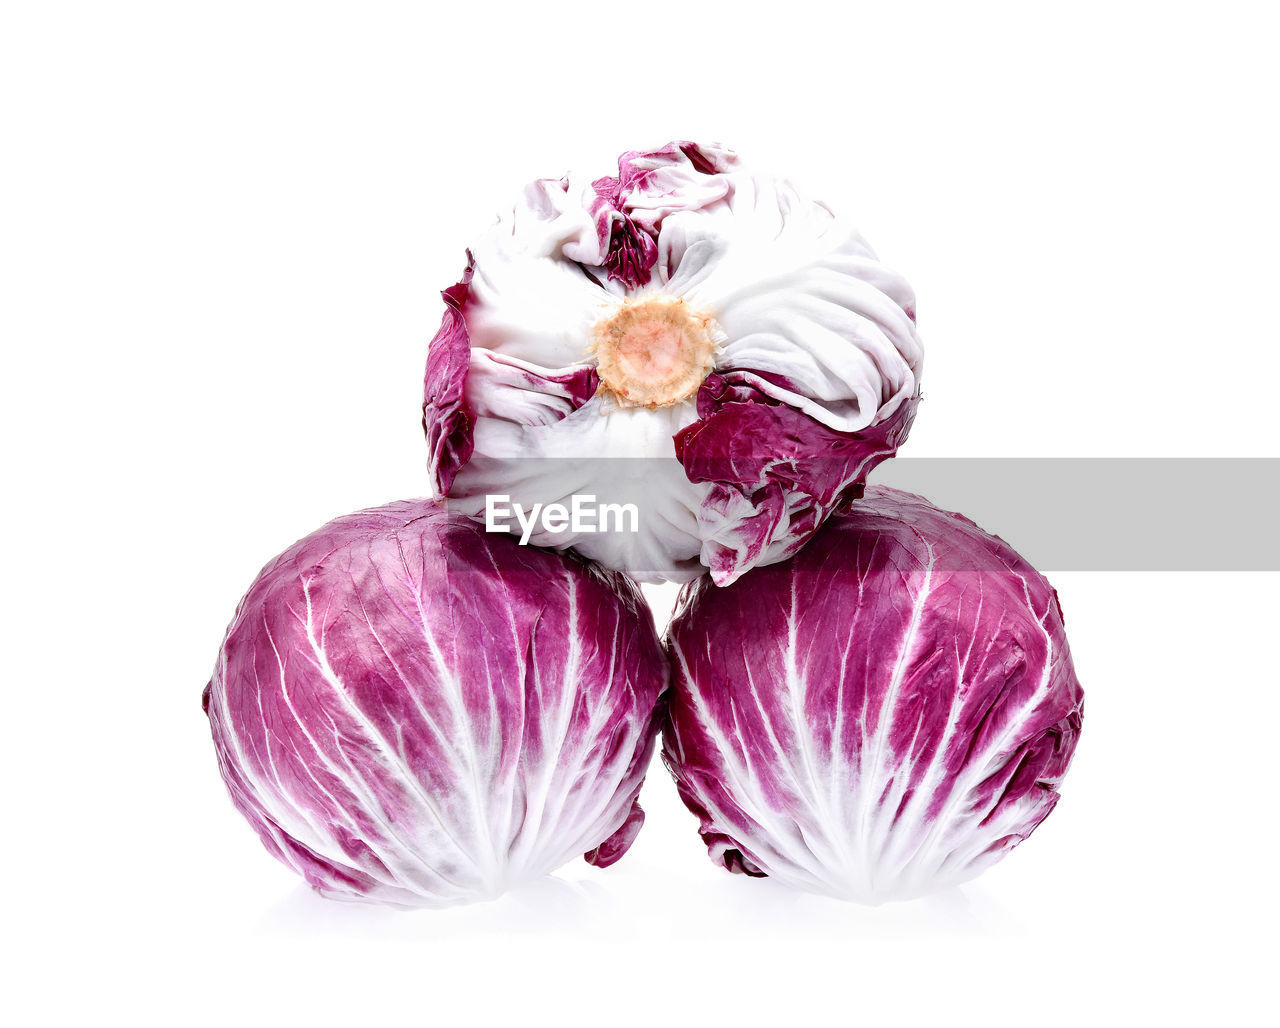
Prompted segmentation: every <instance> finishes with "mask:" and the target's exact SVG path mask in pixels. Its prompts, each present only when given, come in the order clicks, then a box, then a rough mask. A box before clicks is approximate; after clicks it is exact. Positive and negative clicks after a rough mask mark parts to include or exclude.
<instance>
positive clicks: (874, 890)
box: [663, 487, 1082, 902]
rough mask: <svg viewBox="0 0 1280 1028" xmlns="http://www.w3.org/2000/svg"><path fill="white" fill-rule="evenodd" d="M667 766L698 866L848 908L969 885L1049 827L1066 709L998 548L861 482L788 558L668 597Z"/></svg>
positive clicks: (1059, 643) (1065, 668) (1010, 566)
mask: <svg viewBox="0 0 1280 1028" xmlns="http://www.w3.org/2000/svg"><path fill="white" fill-rule="evenodd" d="M667 641H668V647H669V651H670V654H671V658H672V664H673V682H672V689H671V693H670V701H669V716H668V720H667V723H666V726H665V729H664V748H663V759H664V761H665V763H666V765H667V767H668V769H669V770H670V771H671V773H672V775H673V776H674V777H675V779H676V783H677V785H678V788H679V792H680V796H681V798H682V799H683V800H684V803H685V805H686V806H687V807H688V808H689V809H690V810H691V811H692V812H693V813H694V814H695V815H696V816H697V817H698V819H699V821H700V823H701V829H700V830H701V833H702V836H703V839H704V841H705V842H706V844H707V847H708V850H709V852H710V855H711V858H712V859H713V860H714V861H715V862H717V863H718V864H722V865H723V866H724V867H726V868H727V869H729V870H730V871H734V872H740V873H745V874H748V875H761V876H762V875H771V876H774V877H776V878H778V879H780V880H782V881H784V882H787V883H790V884H792V885H795V886H798V887H800V888H803V889H808V890H811V891H815V892H821V893H827V894H832V895H836V896H840V897H844V898H848V899H854V900H859V901H863V902H880V901H882V900H885V899H902V898H909V897H913V896H918V895H921V894H924V893H927V892H931V891H934V890H936V889H939V888H942V887H945V886H947V885H951V884H955V883H958V882H962V881H965V880H966V879H969V878H972V877H973V876H974V875H977V874H978V873H980V872H981V871H982V870H984V869H985V868H986V867H988V866H990V865H991V864H993V863H994V862H996V861H997V860H999V859H1000V858H1001V857H1002V856H1003V855H1004V854H1005V853H1006V852H1008V851H1009V850H1010V849H1012V848H1013V847H1014V846H1016V845H1017V844H1018V843H1019V842H1021V841H1022V840H1023V839H1025V838H1026V837H1027V836H1028V835H1030V834H1031V832H1032V831H1033V830H1034V829H1035V828H1036V826H1037V825H1039V824H1040V822H1041V821H1043V820H1044V818H1045V817H1047V816H1048V814H1049V812H1050V811H1051V810H1052V809H1053V808H1054V805H1055V804H1056V803H1057V801H1058V784H1059V782H1060V781H1061V779H1062V777H1063V775H1064V773H1065V772H1066V770H1067V766H1068V764H1069V762H1070V760H1071V755H1072V752H1073V751H1074V749H1075V745H1076V741H1077V738H1078V736H1079V732H1080V719H1081V704H1082V694H1081V690H1080V685H1079V682H1078V681H1077V680H1076V676H1075V672H1074V670H1073V667H1072V662H1071V654H1070V652H1069V650H1068V648H1067V639H1066V635H1065V633H1064V629H1063V621H1062V613H1061V610H1060V608H1059V605H1058V599H1057V595H1056V594H1055V592H1054V591H1053V589H1052V588H1051V587H1050V585H1049V583H1048V582H1047V581H1046V580H1045V579H1044V578H1043V577H1042V576H1041V575H1040V574H1038V573H1037V572H1036V571H1035V570H1034V569H1033V568H1032V567H1031V566H1030V565H1028V564H1027V563H1026V562H1025V561H1024V560H1023V559H1022V558H1021V557H1019V556H1018V555H1017V554H1016V553H1015V552H1014V551H1013V550H1012V549H1010V548H1009V547H1008V546H1007V545H1006V544H1005V543H1004V542H1003V541H1001V540H1000V539H998V538H995V537H994V536H991V535H988V534H987V533H985V532H983V531H982V530H981V529H979V528H978V527H977V526H975V525H974V524H973V523H972V522H970V521H968V520H966V519H965V518H963V517H961V516H960V515H957V514H950V513H947V512H945V511H941V510H938V509H937V508H935V507H933V506H932V505H931V504H929V503H928V502H927V501H925V500H923V499H921V498H919V497H917V496H912V495H910V494H907V493H902V492H898V491H896V490H892V489H886V488H881V487H868V489H867V490H866V494H865V496H864V498H863V499H862V500H860V501H859V502H858V503H857V504H856V505H855V506H854V508H853V509H852V510H851V511H850V512H847V513H843V514H841V515H837V516H836V517H834V518H832V519H830V520H828V521H827V523H826V524H825V525H824V527H823V528H822V529H821V530H820V531H819V532H818V533H817V535H815V537H814V539H813V540H812V541H811V542H810V543H809V544H808V545H807V546H806V547H805V548H804V549H803V550H801V551H800V552H799V554H798V555H796V556H794V557H792V558H791V559H790V560H789V561H787V562H785V563H780V564H775V565H772V566H769V567H763V568H757V569H755V570H754V571H752V572H751V573H750V574H748V575H746V576H744V577H743V578H742V579H741V580H739V581H737V582H735V583H733V584H732V585H729V586H725V587H719V588H717V587H715V586H714V585H712V584H711V583H710V582H709V581H708V580H707V579H705V578H704V579H702V580H700V581H698V582H696V583H693V584H691V585H689V586H686V587H685V592H684V593H683V594H682V600H681V605H680V607H679V609H678V611H677V615H676V617H675V619H674V620H673V622H672V625H671V628H670V631H669V634H668V640H667Z"/></svg>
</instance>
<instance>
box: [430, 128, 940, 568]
mask: <svg viewBox="0 0 1280 1028" xmlns="http://www.w3.org/2000/svg"><path fill="white" fill-rule="evenodd" d="M468 258H469V259H468V263H467V268H466V272H465V274H464V275H463V277H462V280H461V281H460V282H458V284H457V285H455V286H452V287H451V288H450V289H448V290H446V291H445V294H444V295H445V302H446V310H445V315H444V320H443V323H442V325H441V327H440V331H439V332H438V333H437V335H436V337H435V338H434V339H433V340H432V342H431V345H430V347H429V350H428V356H427V370H426V378H425V383H424V403H423V425H424V428H425V430H426V434H427V440H428V449H429V454H428V461H429V470H430V475H431V481H432V486H433V489H434V490H435V493H436V495H438V496H441V497H448V499H449V505H450V507H451V508H452V509H455V510H458V511H460V512H463V513H466V514H468V515H469V516H473V517H480V516H482V512H483V509H484V506H485V499H486V497H487V496H489V495H493V494H502V495H509V496H510V497H511V498H512V500H513V501H515V502H518V503H520V504H521V505H522V506H523V507H525V508H531V507H532V506H533V505H534V504H537V503H540V504H543V505H544V506H545V505H547V504H553V503H568V502H569V499H570V497H571V496H573V495H575V494H584V493H585V494H590V495H592V496H594V497H596V498H597V499H598V500H599V501H600V502H602V503H616V504H633V505H635V507H636V508H637V509H638V510H639V511H640V518H639V521H640V526H639V530H638V531H637V532H635V533H619V532H613V533H587V532H579V533H574V532H565V531H558V532H550V531H539V532H537V533H535V535H534V537H533V540H532V541H533V542H534V543H535V544H537V545H542V546H550V547H554V548H556V549H565V548H567V547H571V546H572V547H574V548H576V549H577V550H578V551H579V552H581V553H582V554H584V555H586V556H588V557H591V558H592V559H594V560H597V561H599V562H600V563H602V564H604V565H605V566H607V567H610V568H614V569H616V570H621V571H625V572H627V573H628V574H630V575H631V576H633V577H634V578H636V579H638V580H641V581H665V580H674V581H689V580H691V579H693V578H696V577H697V576H698V575H700V574H702V573H703V571H704V570H708V569H709V570H710V572H711V575H712V577H713V579H714V581H716V582H717V583H719V584H726V583H729V582H732V581H733V580H734V579H736V578H737V577H738V576H739V575H741V574H742V573H743V572H744V571H746V570H747V569H749V568H751V567H755V566H757V565H763V564H769V563H772V562H774V561H778V560H782V559H784V558H785V557H787V556H788V555H790V554H791V553H794V552H795V551H796V550H797V549H799V547H800V546H802V545H803V544H804V542H805V540H807V539H808V538H809V537H810V536H811V535H812V534H813V533H814V531H816V530H817V528H818V526H819V525H820V524H821V523H822V521H823V519H825V518H826V517H827V516H828V515H829V514H830V513H831V511H833V510H834V509H836V508H837V507H838V506H839V505H840V504H841V503H842V502H844V501H846V500H848V499H850V498H851V497H856V496H857V495H858V494H859V492H860V490H861V488H862V484H863V482H864V480H865V478H866V475H867V472H868V471H870V470H871V469H872V468H873V467H874V466H875V465H876V464H877V463H879V462H880V461H882V460H884V459H885V458H886V457H889V456H891V455H892V454H893V453H894V452H895V451H896V450H897V448H898V446H899V445H900V444H901V443H902V441H903V440H904V439H905V438H906V435H907V432H908V430H909V428H910V424H911V419H912V417H913V416H914V413H915V409H916V406H917V403H918V400H919V388H920V372H921V363H922V350H921V345H920V340H919V337H918V335H917V333H916V327H915V299H914V295H913V293H912V291H911V288H910V287H909V286H908V285H907V283H906V282H905V281H904V280H903V278H902V277H901V276H900V275H898V274H897V273H895V272H893V271H891V270H890V269H888V268H886V267H885V266H884V265H883V264H882V263H880V261H879V260H878V259H877V258H876V256H875V254H874V253H873V252H872V250H871V248H870V247H869V246H868V245H867V243H866V242H865V241H864V240H863V239H862V237H861V236H860V235H859V234H858V233H857V232H856V231H854V229H853V228H852V227H851V226H850V225H849V224H848V223H847V222H845V221H844V220H843V219H841V218H839V217H837V216H836V215H834V214H833V213H832V212H831V210H830V209H828V208H827V207H826V206H825V205H824V204H822V203H819V202H816V201H814V200H812V199H809V198H808V197H806V196H804V195H803V194H802V193H801V192H799V191H798V190H797V189H796V188H795V187H794V186H792V185H791V184H790V183H789V182H787V181H786V180H784V179H779V178H775V177H771V176H767V175H761V174H757V173H755V172H753V171H751V170H750V169H748V168H747V167H745V166H744V165H743V164H742V162H741V161H740V160H739V158H738V157H737V155H736V154H734V153H733V152H731V151H729V150H727V149H725V148H724V147H721V146H714V145H711V146H709V145H699V144H695V143H689V142H677V143H671V144H668V145H667V146H665V147H662V148H661V149H659V150H654V151H649V152H630V153H626V154H623V155H622V157H621V158H620V159H619V162H618V174H617V176H608V177H604V178H598V179H595V180H594V181H591V180H588V179H583V178H579V177H577V176H574V175H566V176H565V177H563V178H559V179H551V178H549V179H540V180H538V181H536V182H533V183H532V184H530V185H529V186H528V187H527V188H526V189H525V190H524V192H523V193H522V194H521V196H520V197H519V199H518V200H517V202H516V204H515V206H514V208H513V210H512V211H511V213H510V214H508V215H505V216H503V217H501V218H500V219H499V220H498V222H497V224H496V225H494V226H493V227H492V228H491V229H490V230H489V231H488V232H487V233H485V234H484V235H483V236H482V237H481V238H479V239H478V240H477V241H476V242H475V244H474V245H473V246H472V247H471V249H470V251H469V253H468Z"/></svg>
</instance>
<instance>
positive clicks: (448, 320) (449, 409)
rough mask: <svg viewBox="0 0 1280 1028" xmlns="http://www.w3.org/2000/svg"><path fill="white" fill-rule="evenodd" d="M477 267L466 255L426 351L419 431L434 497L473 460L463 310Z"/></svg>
mask: <svg viewBox="0 0 1280 1028" xmlns="http://www.w3.org/2000/svg"><path fill="white" fill-rule="evenodd" d="M474 272H475V262H474V261H473V260H472V258H471V254H470V253H468V254H467V268H466V271H464V272H463V274H462V278H461V279H460V280H459V281H458V282H457V283H456V284H455V285H452V286H450V287H449V288H448V289H446V290H444V291H443V292H442V293H441V294H440V295H441V296H442V297H443V298H444V303H445V309H444V317H443V319H442V320H441V322H440V330H439V331H438V332H437V333H436V334H435V338H433V339H432V340H431V342H430V344H429V345H428V347H427V368H426V374H425V375H424V377H423V383H422V394H423V398H422V429H423V431H424V432H425V433H426V435H427V474H428V475H429V476H430V481H431V483H432V486H433V487H434V489H435V491H436V495H437V496H445V495H447V494H448V492H449V487H450V486H451V485H453V479H454V476H455V475H456V474H457V473H458V469H459V468H461V467H462V466H463V465H465V464H466V463H467V461H469V460H470V459H471V452H472V448H473V445H474V443H473V439H472V429H473V428H474V426H475V415H474V413H473V412H472V411H471V409H470V407H469V406H468V404H467V400H466V396H465V386H466V381H467V368H468V365H469V363H470V360H471V337H470V335H469V333H468V332H467V319H466V307H467V299H468V295H469V292H470V286H471V277H472V275H473V274H474Z"/></svg>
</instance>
